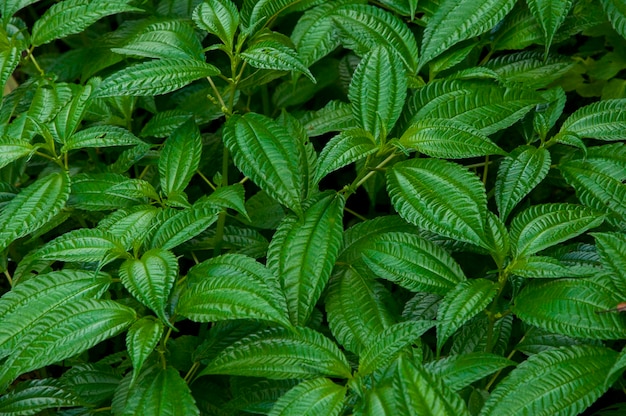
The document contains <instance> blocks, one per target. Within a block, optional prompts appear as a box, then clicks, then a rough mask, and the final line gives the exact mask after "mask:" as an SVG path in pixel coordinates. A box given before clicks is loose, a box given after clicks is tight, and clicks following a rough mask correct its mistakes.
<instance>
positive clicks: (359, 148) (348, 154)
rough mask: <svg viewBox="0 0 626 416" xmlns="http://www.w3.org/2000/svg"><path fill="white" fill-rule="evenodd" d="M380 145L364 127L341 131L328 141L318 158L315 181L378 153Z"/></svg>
mask: <svg viewBox="0 0 626 416" xmlns="http://www.w3.org/2000/svg"><path fill="white" fill-rule="evenodd" d="M377 150H378V146H377V145H376V143H375V142H374V138H373V136H372V135H371V134H370V133H369V132H367V131H365V130H362V129H350V130H346V131H344V132H342V133H339V134H338V135H336V136H335V137H333V138H332V139H330V140H329V141H328V143H326V145H325V146H324V148H323V149H322V152H321V153H320V155H319V158H318V160H317V163H318V165H317V170H316V172H315V182H319V181H320V180H322V178H324V177H325V176H326V175H328V174H329V173H331V172H334V171H335V170H337V169H340V168H342V167H344V166H348V165H349V164H350V163H353V162H356V161H357V160H360V159H363V158H364V157H366V156H369V155H371V154H374V153H376V151H377Z"/></svg>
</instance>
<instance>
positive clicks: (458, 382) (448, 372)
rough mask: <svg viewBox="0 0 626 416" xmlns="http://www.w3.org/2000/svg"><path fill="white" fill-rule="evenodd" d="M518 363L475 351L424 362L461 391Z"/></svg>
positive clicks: (448, 383)
mask: <svg viewBox="0 0 626 416" xmlns="http://www.w3.org/2000/svg"><path fill="white" fill-rule="evenodd" d="M512 365H516V364H515V362H514V361H511V360H507V359H506V358H504V357H501V356H499V355H496V354H490V353H486V352H474V353H468V354H462V355H451V356H448V357H444V358H441V359H439V360H436V361H430V362H428V363H426V364H424V367H426V370H427V371H428V372H430V373H431V374H433V375H435V376H437V377H440V378H441V379H443V382H444V384H445V385H447V386H448V387H449V388H450V389H451V390H453V391H459V390H461V389H463V388H465V387H467V386H469V385H470V384H472V383H473V382H475V381H478V380H480V379H482V378H484V377H487V376H488V375H489V374H492V373H495V372H496V371H498V370H502V369H503V368H506V367H509V366H512Z"/></svg>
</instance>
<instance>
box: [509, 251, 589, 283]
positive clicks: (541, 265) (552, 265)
mask: <svg viewBox="0 0 626 416" xmlns="http://www.w3.org/2000/svg"><path fill="white" fill-rule="evenodd" d="M509 271H510V272H511V273H512V274H514V275H516V276H521V277H526V278H539V279H554V278H557V277H591V276H593V275H594V274H595V273H597V270H592V271H591V273H590V271H589V270H585V269H582V270H581V269H577V268H575V267H567V265H565V264H563V263H562V262H560V261H559V260H557V259H555V258H553V257H549V256H531V257H526V258H523V259H521V260H517V261H516V262H514V263H512V264H510V265H509Z"/></svg>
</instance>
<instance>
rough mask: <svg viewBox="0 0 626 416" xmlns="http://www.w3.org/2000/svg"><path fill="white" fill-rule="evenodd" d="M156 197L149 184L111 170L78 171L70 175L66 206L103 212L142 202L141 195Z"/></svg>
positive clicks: (143, 198)
mask: <svg viewBox="0 0 626 416" xmlns="http://www.w3.org/2000/svg"><path fill="white" fill-rule="evenodd" d="M148 196H149V197H152V198H153V199H158V195H156V191H155V190H154V188H153V187H152V185H150V183H148V182H146V181H144V180H142V179H128V178H127V177H126V176H124V175H119V174H114V173H94V174H90V173H80V174H78V175H76V176H73V177H72V193H71V195H70V197H69V200H68V202H67V204H68V206H70V207H72V208H77V209H84V210H87V211H107V210H113V209H117V208H129V207H132V206H137V205H142V204H143V203H145V202H146V199H145V197H148Z"/></svg>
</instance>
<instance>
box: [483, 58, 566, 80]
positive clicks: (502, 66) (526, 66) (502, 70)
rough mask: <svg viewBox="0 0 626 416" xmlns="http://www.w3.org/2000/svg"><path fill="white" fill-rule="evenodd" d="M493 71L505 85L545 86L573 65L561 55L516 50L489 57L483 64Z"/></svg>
mask: <svg viewBox="0 0 626 416" xmlns="http://www.w3.org/2000/svg"><path fill="white" fill-rule="evenodd" d="M484 66H485V67H486V68H487V69H491V70H492V71H494V72H495V73H496V74H497V76H498V78H499V79H500V81H501V82H502V83H504V84H505V85H507V86H517V87H519V86H521V87H523V88H533V89H538V88H545V87H547V86H548V85H550V84H552V83H553V82H554V81H556V80H557V79H559V78H561V77H562V76H563V75H564V74H565V73H567V72H568V71H569V70H570V69H572V68H573V67H574V62H573V61H572V60H571V59H570V58H567V57H562V56H548V57H547V59H544V56H543V54H542V53H540V52H532V51H531V52H528V51H525V52H518V53H513V54H510V55H502V56H499V57H497V58H495V59H491V60H490V61H488V62H487V63H486V64H485V65H484Z"/></svg>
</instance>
